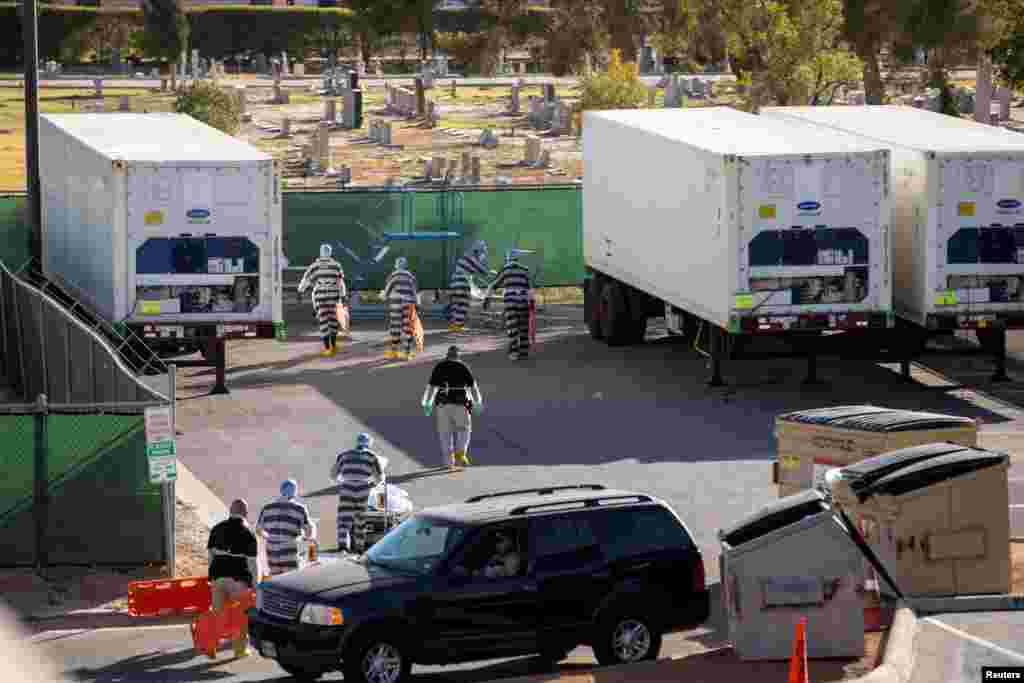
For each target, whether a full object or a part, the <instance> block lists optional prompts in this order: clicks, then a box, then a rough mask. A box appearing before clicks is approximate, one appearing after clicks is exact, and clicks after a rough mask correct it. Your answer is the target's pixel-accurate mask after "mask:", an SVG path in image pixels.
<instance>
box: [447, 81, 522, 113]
mask: <svg viewBox="0 0 1024 683" xmlns="http://www.w3.org/2000/svg"><path fill="white" fill-rule="evenodd" d="M452 82H453V83H454V81H452ZM508 110H509V113H511V114H518V113H519V84H518V83H516V84H514V85H513V86H512V99H511V101H510V102H509V107H508Z"/></svg>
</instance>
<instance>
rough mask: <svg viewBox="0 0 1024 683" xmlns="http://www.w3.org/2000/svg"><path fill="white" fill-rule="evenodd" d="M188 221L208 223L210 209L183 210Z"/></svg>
mask: <svg viewBox="0 0 1024 683" xmlns="http://www.w3.org/2000/svg"><path fill="white" fill-rule="evenodd" d="M185 216H186V217H188V222H189V223H209V222H210V211H209V210H208V209H190V210H189V211H187V212H185Z"/></svg>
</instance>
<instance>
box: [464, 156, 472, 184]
mask: <svg viewBox="0 0 1024 683" xmlns="http://www.w3.org/2000/svg"><path fill="white" fill-rule="evenodd" d="M472 166H473V155H472V154H470V153H469V152H463V153H462V166H461V170H462V176H461V177H462V178H463V179H468V178H469V176H470V175H471V173H472V171H473V168H472Z"/></svg>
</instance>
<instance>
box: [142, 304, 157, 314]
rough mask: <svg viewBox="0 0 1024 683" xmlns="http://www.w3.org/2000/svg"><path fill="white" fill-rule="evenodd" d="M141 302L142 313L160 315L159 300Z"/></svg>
mask: <svg viewBox="0 0 1024 683" xmlns="http://www.w3.org/2000/svg"><path fill="white" fill-rule="evenodd" d="M141 304H142V305H141V309H142V315H160V302H159V301H143V302H141Z"/></svg>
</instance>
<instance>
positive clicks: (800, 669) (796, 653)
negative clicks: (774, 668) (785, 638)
mask: <svg viewBox="0 0 1024 683" xmlns="http://www.w3.org/2000/svg"><path fill="white" fill-rule="evenodd" d="M789 683H808V672H807V618H806V617H803V618H801V619H800V621H799V622H797V625H796V640H795V641H794V643H793V656H792V657H791V658H790V660H789Z"/></svg>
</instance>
